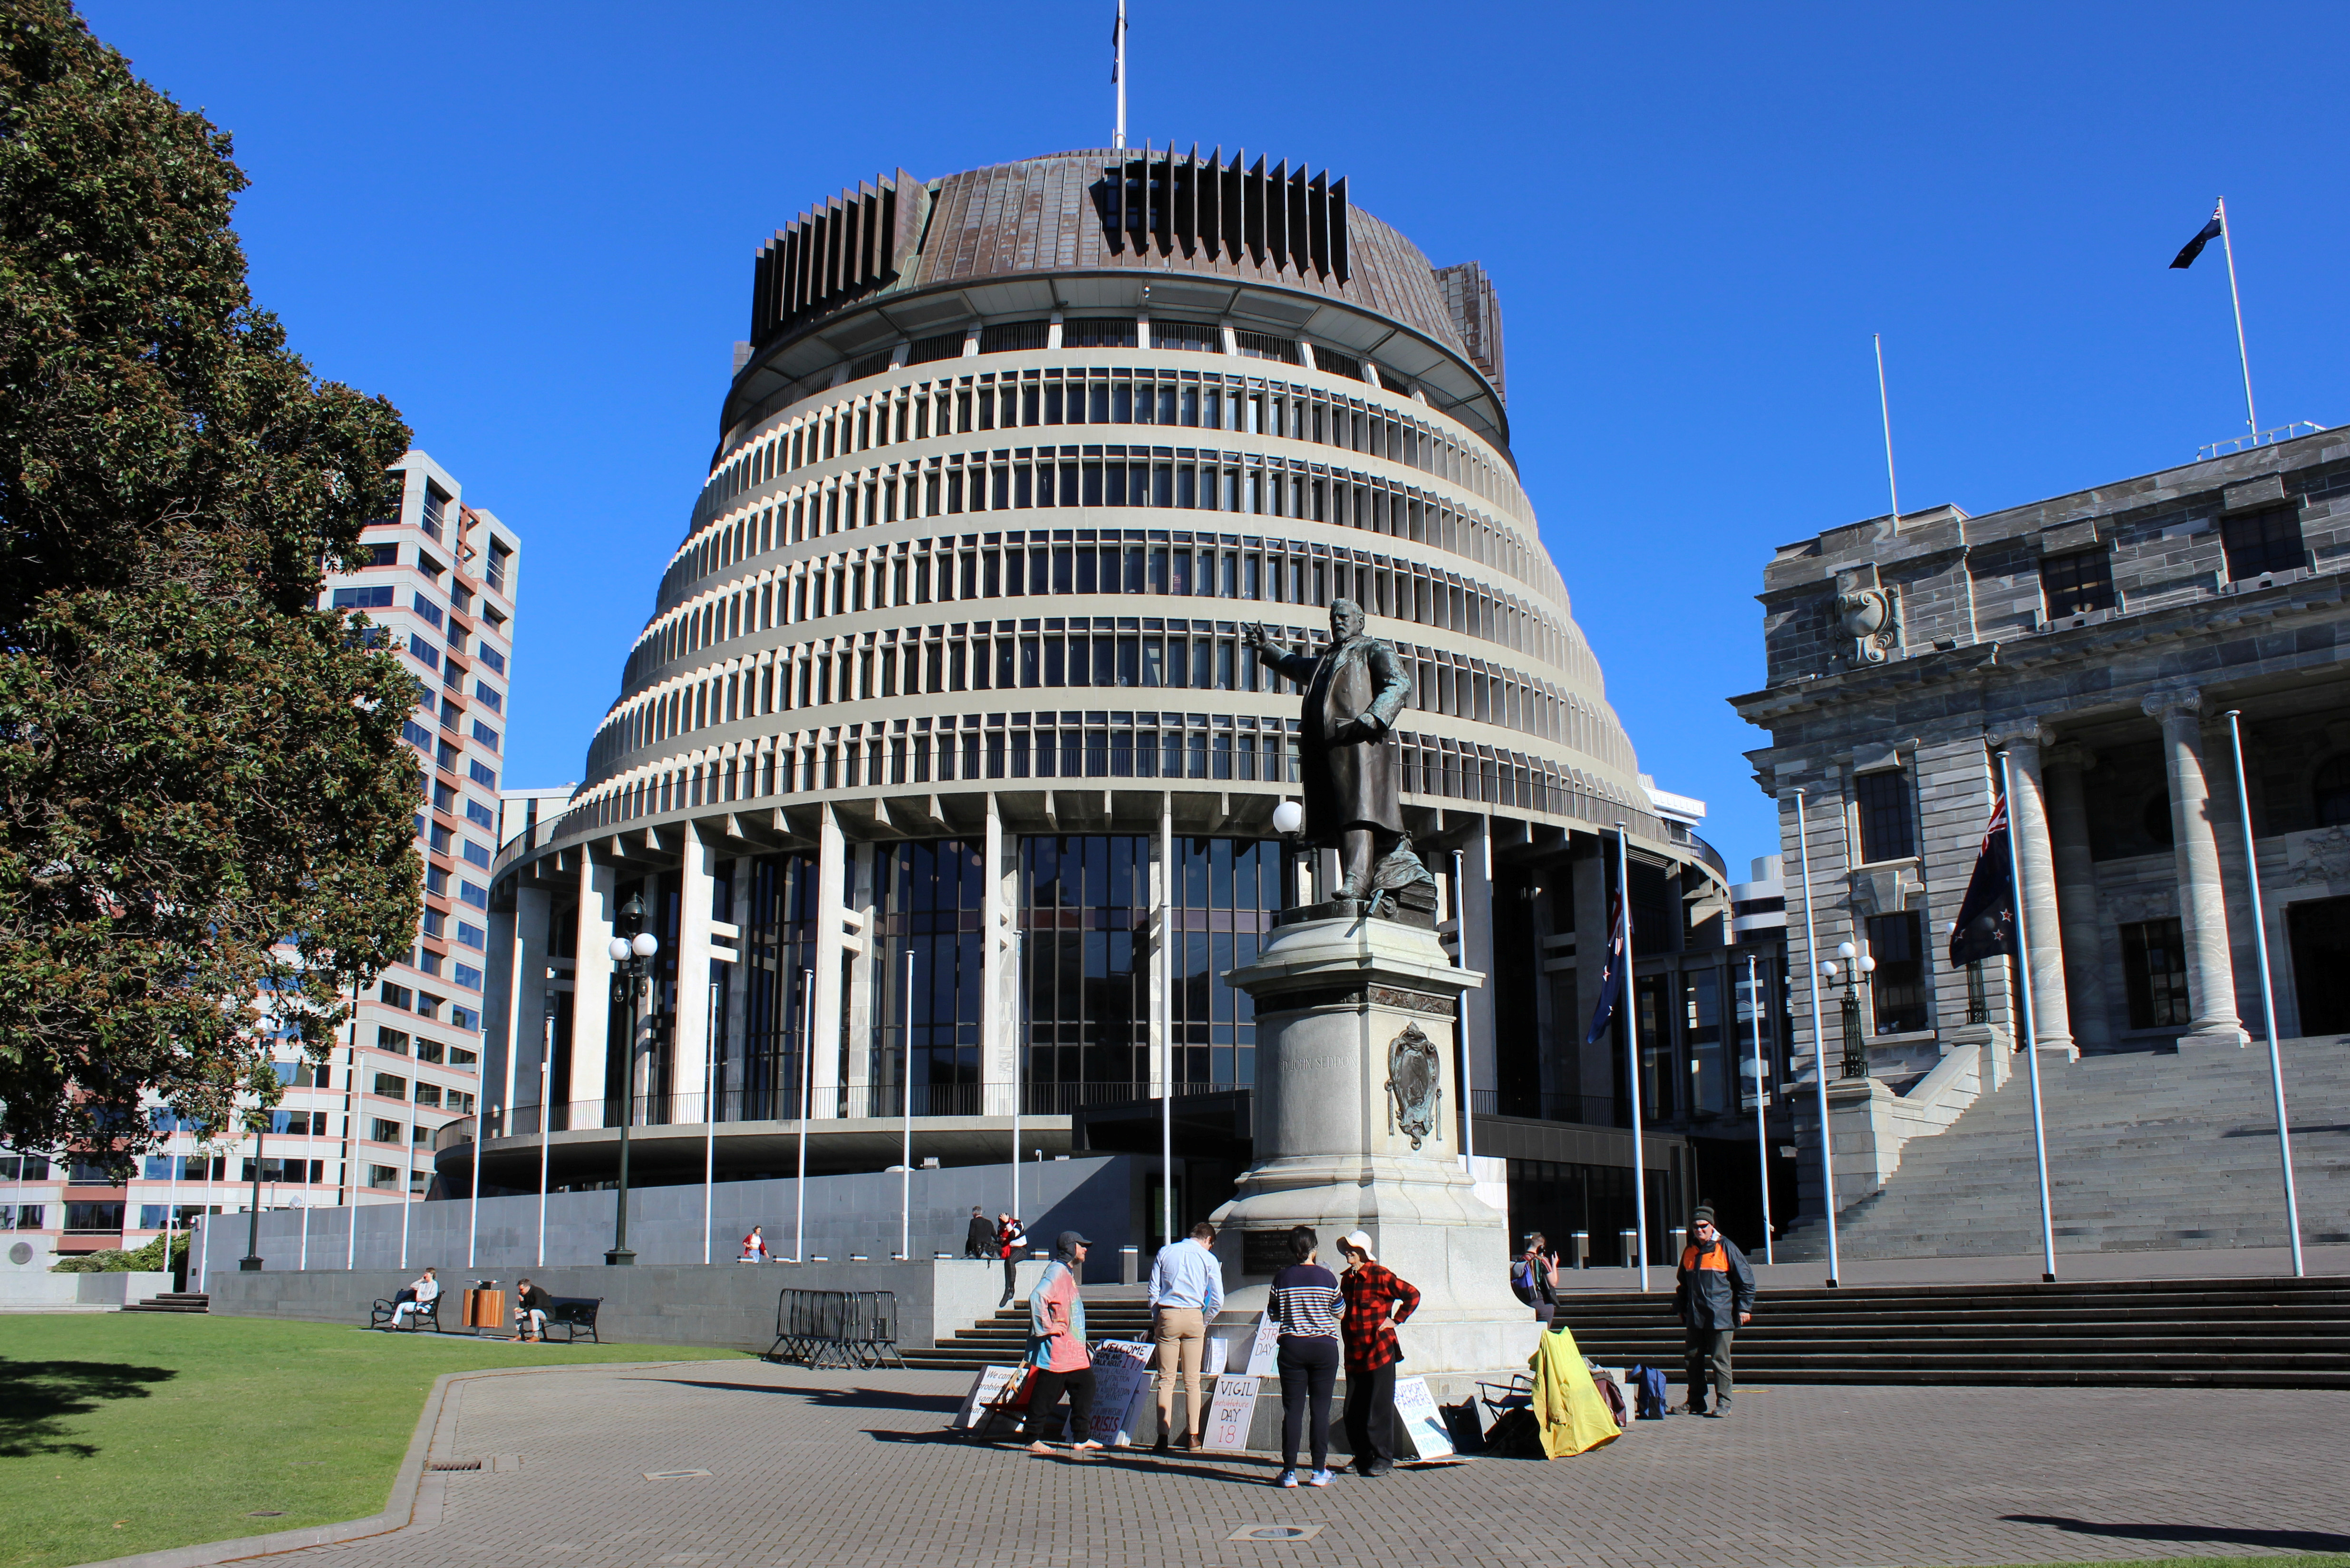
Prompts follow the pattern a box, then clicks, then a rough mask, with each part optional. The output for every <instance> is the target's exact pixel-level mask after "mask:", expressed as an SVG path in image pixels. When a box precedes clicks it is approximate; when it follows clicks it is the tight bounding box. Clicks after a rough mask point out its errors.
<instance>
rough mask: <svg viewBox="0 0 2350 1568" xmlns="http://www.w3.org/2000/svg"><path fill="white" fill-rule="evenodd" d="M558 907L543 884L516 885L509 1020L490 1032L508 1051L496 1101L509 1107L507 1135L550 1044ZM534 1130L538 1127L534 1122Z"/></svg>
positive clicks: (532, 1098) (531, 1102)
mask: <svg viewBox="0 0 2350 1568" xmlns="http://www.w3.org/2000/svg"><path fill="white" fill-rule="evenodd" d="M554 913H555V898H554V896H553V895H552V894H551V893H549V892H548V891H547V890H546V888H537V887H531V886H527V885H525V886H523V887H518V888H515V912H514V917H513V918H514V945H513V950H512V952H511V954H510V955H509V958H510V961H509V962H507V963H504V964H501V965H499V966H498V967H499V968H501V969H503V970H504V971H506V973H505V986H506V991H507V995H506V999H505V1017H506V1021H505V1024H504V1027H503V1028H494V1030H493V1036H492V1037H493V1038H494V1039H497V1040H499V1041H500V1042H502V1044H501V1047H500V1049H501V1051H502V1053H503V1054H504V1062H503V1063H502V1064H500V1066H499V1069H498V1072H497V1078H498V1084H499V1091H500V1099H499V1102H498V1103H499V1104H500V1105H502V1106H505V1107H506V1112H505V1115H504V1117H503V1118H502V1119H501V1125H500V1129H499V1130H500V1131H501V1132H502V1133H504V1135H505V1136H507V1137H512V1136H513V1132H512V1128H513V1127H514V1124H515V1116H514V1108H515V1106H517V1105H526V1106H536V1104H537V1103H538V1085H539V1077H538V1059H539V1057H540V1056H541V1055H542V1054H544V1053H545V1052H546V1012H547V1008H546V999H547V987H548V981H547V978H546V958H547V952H546V940H547V936H548V934H549V929H550V927H551V926H552V924H553V921H554ZM486 1083H487V1079H486V1075H485V1078H484V1085H485V1086H486ZM531 1130H532V1131H534V1132H535V1131H536V1130H537V1123H536V1122H535V1121H534V1122H533V1123H532V1124H531Z"/></svg>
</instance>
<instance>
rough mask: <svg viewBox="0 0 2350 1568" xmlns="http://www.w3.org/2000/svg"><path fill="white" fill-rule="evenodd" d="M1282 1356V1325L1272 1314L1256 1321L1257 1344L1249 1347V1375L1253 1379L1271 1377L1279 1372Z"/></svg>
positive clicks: (1267, 1314)
mask: <svg viewBox="0 0 2350 1568" xmlns="http://www.w3.org/2000/svg"><path fill="white" fill-rule="evenodd" d="M1280 1355H1281V1324H1277V1323H1275V1322H1274V1319H1273V1314H1271V1313H1266V1314H1264V1315H1263V1317H1260V1318H1258V1319H1257V1321H1256V1342H1255V1343H1254V1344H1253V1345H1251V1346H1250V1347H1249V1358H1248V1375H1249V1376H1251V1377H1271V1376H1274V1375H1275V1374H1276V1373H1277V1372H1278V1371H1279V1370H1280V1366H1279V1365H1278V1363H1279V1360H1280Z"/></svg>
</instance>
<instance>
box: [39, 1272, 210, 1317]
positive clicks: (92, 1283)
mask: <svg viewBox="0 0 2350 1568" xmlns="http://www.w3.org/2000/svg"><path fill="white" fill-rule="evenodd" d="M171 1288H172V1276H171V1275H169V1274H161V1273H120V1274H53V1273H49V1272H47V1271H46V1270H45V1271H42V1272H37V1273H36V1272H32V1271H30V1270H26V1269H11V1270H8V1271H7V1272H5V1273H0V1311H10V1312H63V1311H66V1310H68V1309H71V1308H75V1307H83V1308H91V1309H97V1308H103V1307H120V1306H125V1305H128V1304H130V1303H133V1302H139V1301H143V1300H145V1299H146V1298H147V1297H149V1296H154V1295H161V1294H162V1293H164V1292H166V1291H168V1290H170V1289H171Z"/></svg>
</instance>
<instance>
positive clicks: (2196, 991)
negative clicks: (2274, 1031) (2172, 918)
mask: <svg viewBox="0 0 2350 1568" xmlns="http://www.w3.org/2000/svg"><path fill="white" fill-rule="evenodd" d="M2145 708H2146V712H2147V716H2148V717H2149V718H2154V719H2159V720H2160V721H2162V757H2163V773H2164V774H2165V776H2166V777H2168V780H2169V782H2170V842H2171V852H2172V854H2173V855H2174V856H2176V857H2177V858H2178V929H2179V935H2180V936H2181V937H2182V938H2183V939H2184V940H2185V943H2186V948H2187V999H2188V1006H2189V1009H2191V1011H2192V1012H2193V1014H2194V1018H2193V1022H2192V1023H2189V1026H2188V1033H2186V1035H2185V1036H2183V1037H2182V1038H2181V1039H2180V1040H2179V1042H2178V1044H2180V1045H2181V1046H2182V1047H2185V1046H2189V1045H2242V1044H2245V1043H2246V1042H2247V1041H2248V1040H2249V1039H2250V1038H2251V1037H2250V1036H2249V1035H2247V1034H2246V1033H2244V1026H2243V1023H2241V1021H2240V1020H2239V1019H2238V1018H2237V1016H2236V974H2235V969H2234V966H2233V963H2232V961H2230V957H2229V950H2228V896H2227V890H2226V888H2225V887H2224V886H2223V885H2222V884H2221V883H2220V840H2219V836H2218V832H2217V830H2216V829H2215V828H2214V827H2213V826H2212V822H2211V791H2210V786H2209V785H2208V784H2206V783H2205V782H2204V777H2203V693H2202V692H2200V691H2196V690H2195V689H2194V688H2192V687H2181V688H2178V689H2177V690H2174V691H2156V692H2153V693H2151V694H2149V695H2148V696H2147V699H2146V702H2145Z"/></svg>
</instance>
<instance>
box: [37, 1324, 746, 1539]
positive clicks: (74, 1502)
mask: <svg viewBox="0 0 2350 1568" xmlns="http://www.w3.org/2000/svg"><path fill="white" fill-rule="evenodd" d="M715 1354H717V1355H725V1354H726V1353H715ZM712 1355H713V1353H711V1352H707V1351H696V1350H690V1349H681V1348H680V1347H678V1346H675V1345H580V1346H578V1347H577V1348H573V1347H570V1346H566V1345H514V1344H507V1343H501V1342H499V1341H495V1340H491V1341H483V1340H476V1339H473V1338H472V1337H470V1336H467V1335H460V1334H446V1335H435V1334H369V1333H366V1332H363V1331H359V1330H355V1329H350V1328H344V1327H338V1326H335V1325H330V1324H310V1323H279V1322H272V1321H269V1320H266V1319H261V1318H239V1317H204V1316H196V1315H193V1314H190V1315H186V1316H167V1315H163V1314H150V1313H124V1314H113V1313H87V1314H6V1315H5V1316H0V1568H53V1565H56V1564H63V1563H87V1562H89V1561H91V1560H92V1559H95V1558H103V1557H119V1556H123V1555H125V1554H127V1553H130V1552H152V1551H155V1550H157V1549H159V1548H161V1547H166V1546H187V1545H193V1544H195V1543H197V1542H205V1541H220V1540H224V1539H227V1538H229V1537H231V1536H238V1535H255V1534H260V1533H262V1532H265V1531H271V1530H282V1529H292V1528H295V1527H297V1526H301V1525H308V1524H327V1523H331V1522H333V1521H337V1520H344V1519H358V1518H363V1517H365V1516H366V1515H368V1514H370V1513H374V1512H376V1511H379V1510H380V1509H381V1508H382V1507H383V1506H384V1502H385V1500H386V1498H387V1497H388V1496H389V1495H390V1489H391V1481H392V1478H393V1476H394V1475H395V1474H397V1473H398V1471H399V1469H400V1459H401V1457H402V1456H403V1455H404V1454H406V1453H407V1451H408V1443H409V1438H410V1437H411V1435H412V1434H413V1433H414V1431H415V1429H416V1417H417V1416H418V1414H419V1413H420V1412H421V1410H422V1409H423V1407H424V1396H425V1394H426V1393H427V1392H428V1391H429V1390H430V1389H431V1388H432V1380H433V1378H435V1377H437V1376H440V1375H441V1374H442V1373H444V1372H471V1371H476V1370H479V1369H481V1368H484V1367H493V1366H549V1365H555V1364H561V1363H567V1362H581V1361H677V1360H705V1359H710V1358H712ZM260 1510H276V1511H280V1512H281V1517H278V1518H273V1519H256V1518H252V1517H249V1516H250V1515H251V1514H252V1513H254V1512H255V1511H260Z"/></svg>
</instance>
